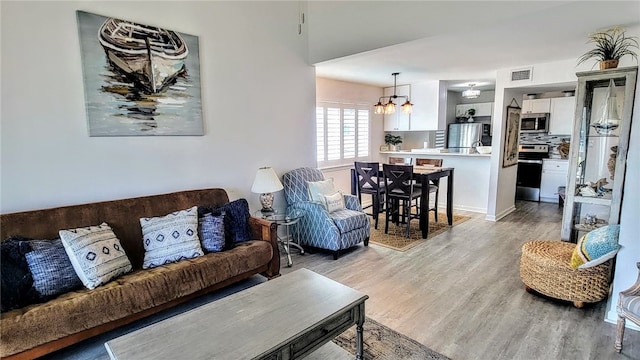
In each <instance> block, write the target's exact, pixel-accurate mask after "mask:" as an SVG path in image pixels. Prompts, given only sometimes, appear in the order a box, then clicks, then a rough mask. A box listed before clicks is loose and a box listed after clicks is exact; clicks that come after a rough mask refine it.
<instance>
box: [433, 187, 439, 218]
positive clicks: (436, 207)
mask: <svg viewBox="0 0 640 360" xmlns="http://www.w3.org/2000/svg"><path fill="white" fill-rule="evenodd" d="M439 193H440V188H438V190H436V196H435V199H434V201H435V203H434V204H433V209H434V210H433V217H434V219H435V220H436V222H438V194H439Z"/></svg>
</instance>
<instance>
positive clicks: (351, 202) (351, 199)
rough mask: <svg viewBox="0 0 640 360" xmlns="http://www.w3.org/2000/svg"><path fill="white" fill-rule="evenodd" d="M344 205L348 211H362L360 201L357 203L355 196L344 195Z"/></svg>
mask: <svg viewBox="0 0 640 360" xmlns="http://www.w3.org/2000/svg"><path fill="white" fill-rule="evenodd" d="M344 204H345V207H346V208H347V209H349V210H355V211H362V206H361V205H360V201H358V197H357V196H355V195H351V194H344Z"/></svg>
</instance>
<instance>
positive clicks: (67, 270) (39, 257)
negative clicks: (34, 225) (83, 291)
mask: <svg viewBox="0 0 640 360" xmlns="http://www.w3.org/2000/svg"><path fill="white" fill-rule="evenodd" d="M29 246H30V247H31V251H30V252H28V253H26V254H25V258H26V260H27V263H28V264H29V270H30V271H31V276H33V288H34V289H35V290H36V291H37V292H38V293H39V294H40V295H41V298H42V300H45V299H46V298H47V297H50V296H55V295H59V294H63V293H65V292H68V291H71V290H75V289H77V288H79V287H81V286H82V282H81V281H80V278H78V275H77V274H76V270H75V269H74V267H73V264H72V263H71V260H70V259H69V256H68V255H67V252H66V251H65V248H64V245H63V244H62V240H60V239H55V240H32V241H29Z"/></svg>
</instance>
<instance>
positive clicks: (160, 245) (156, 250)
mask: <svg viewBox="0 0 640 360" xmlns="http://www.w3.org/2000/svg"><path fill="white" fill-rule="evenodd" d="M140 225H141V226H142V239H143V243H144V248H145V254H144V261H143V263H142V268H143V269H149V268H153V267H156V266H160V265H163V264H169V263H173V262H178V261H180V260H184V259H191V258H195V257H198V256H202V255H204V253H203V251H202V247H201V246H200V239H199V238H198V207H197V206H193V207H191V208H189V209H186V210H181V211H176V212H174V213H171V214H168V215H165V216H159V217H152V218H142V219H140Z"/></svg>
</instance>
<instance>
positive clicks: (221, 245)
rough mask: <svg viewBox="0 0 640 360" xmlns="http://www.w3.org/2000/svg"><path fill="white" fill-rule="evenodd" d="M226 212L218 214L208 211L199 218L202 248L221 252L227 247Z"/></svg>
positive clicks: (207, 250)
mask: <svg viewBox="0 0 640 360" xmlns="http://www.w3.org/2000/svg"><path fill="white" fill-rule="evenodd" d="M224 215H225V214H224V212H222V214H220V215H218V216H213V214H211V213H206V214H204V215H202V216H201V217H200V218H199V219H198V232H199V236H200V243H201V244H202V249H203V250H204V251H206V252H220V251H222V250H224V249H225V237H224Z"/></svg>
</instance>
